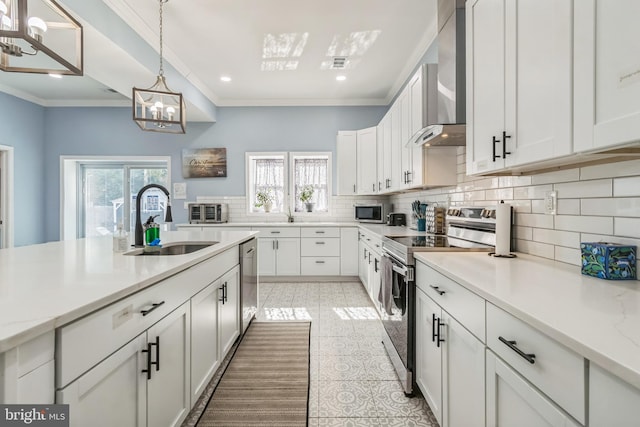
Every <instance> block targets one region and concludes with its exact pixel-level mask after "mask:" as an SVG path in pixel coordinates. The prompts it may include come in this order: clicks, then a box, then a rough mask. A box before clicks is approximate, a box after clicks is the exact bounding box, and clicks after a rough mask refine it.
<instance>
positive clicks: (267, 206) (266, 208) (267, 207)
mask: <svg viewBox="0 0 640 427" xmlns="http://www.w3.org/2000/svg"><path fill="white" fill-rule="evenodd" d="M262 206H264V211H265V212H266V213H269V212H271V206H272V204H271V202H265V203H264V204H263V205H262Z"/></svg>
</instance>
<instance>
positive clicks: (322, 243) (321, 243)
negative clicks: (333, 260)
mask: <svg viewBox="0 0 640 427" xmlns="http://www.w3.org/2000/svg"><path fill="white" fill-rule="evenodd" d="M324 243H325V242H316V245H324Z"/></svg>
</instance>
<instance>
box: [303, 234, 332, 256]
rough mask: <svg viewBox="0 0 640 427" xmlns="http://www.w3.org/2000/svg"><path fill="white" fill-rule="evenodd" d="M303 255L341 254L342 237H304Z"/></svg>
mask: <svg viewBox="0 0 640 427" xmlns="http://www.w3.org/2000/svg"><path fill="white" fill-rule="evenodd" d="M300 255H301V256H328V257H335V256H340V239H339V238H338V239H334V238H317V239H313V238H303V239H300Z"/></svg>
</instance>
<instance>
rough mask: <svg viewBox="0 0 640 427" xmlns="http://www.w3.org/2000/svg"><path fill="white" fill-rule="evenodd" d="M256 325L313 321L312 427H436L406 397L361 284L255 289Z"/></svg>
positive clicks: (418, 403) (424, 409)
mask: <svg viewBox="0 0 640 427" xmlns="http://www.w3.org/2000/svg"><path fill="white" fill-rule="evenodd" d="M260 305H261V307H260V310H259V313H258V315H257V319H258V320H261V321H277V320H285V321H286V320H311V322H312V323H311V348H310V352H311V367H310V368H311V371H310V378H311V383H310V390H309V426H310V427H316V426H340V427H343V426H354V427H356V426H403V427H404V426H430V427H438V423H437V421H436V420H435V418H434V416H433V414H432V412H431V410H430V409H429V407H428V406H427V404H426V402H425V401H424V399H422V398H421V397H414V398H407V397H405V395H404V393H403V391H402V387H401V385H400V382H399V381H398V377H397V376H396V373H395V371H394V369H393V366H392V365H391V361H390V360H389V358H388V356H387V354H386V352H385V349H384V347H383V346H382V343H381V339H380V337H381V333H382V324H381V323H380V320H379V317H378V314H377V312H376V310H375V308H374V307H373V305H372V304H371V301H370V300H369V296H368V295H367V293H366V291H365V289H364V288H363V286H362V284H361V283H360V282H302V283H260Z"/></svg>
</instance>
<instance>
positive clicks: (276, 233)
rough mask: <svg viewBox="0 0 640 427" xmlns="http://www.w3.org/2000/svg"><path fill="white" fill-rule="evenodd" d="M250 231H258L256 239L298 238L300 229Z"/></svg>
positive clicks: (262, 228)
mask: <svg viewBox="0 0 640 427" xmlns="http://www.w3.org/2000/svg"><path fill="white" fill-rule="evenodd" d="M251 231H259V232H260V234H258V237H262V238H265V237H273V238H278V237H300V227H251Z"/></svg>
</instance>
